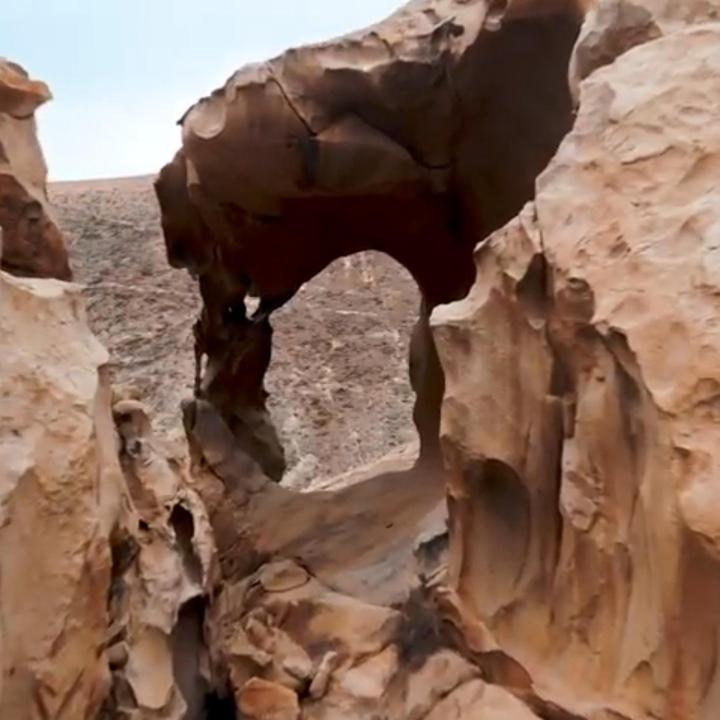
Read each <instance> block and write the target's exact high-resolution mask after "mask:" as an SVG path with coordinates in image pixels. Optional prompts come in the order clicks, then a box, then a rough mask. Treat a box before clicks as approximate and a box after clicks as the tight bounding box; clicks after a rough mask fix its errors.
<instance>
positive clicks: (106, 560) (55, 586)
mask: <svg viewBox="0 0 720 720" xmlns="http://www.w3.org/2000/svg"><path fill="white" fill-rule="evenodd" d="M82 302H83V301H82V297H81V293H80V289H79V288H77V287H75V286H72V285H68V284H66V283H62V282H60V281H56V280H33V279H18V278H13V277H12V276H10V275H7V274H6V273H4V272H0V307H2V312H0V336H2V338H3V352H2V353H0V387H1V388H2V389H1V390H0V395H1V396H2V403H0V668H1V675H0V717H2V718H17V720H40V719H41V718H53V719H55V718H71V717H72V718H93V717H95V716H96V714H97V712H98V709H99V707H100V705H101V703H102V702H103V699H104V696H105V694H106V693H107V690H108V686H109V673H108V669H107V661H106V659H105V657H104V653H103V648H104V646H105V639H106V630H107V619H108V610H107V592H108V587H109V584H110V575H111V564H112V563H111V555H110V542H109V539H110V535H111V533H112V531H113V529H114V527H115V524H116V518H117V517H118V515H119V508H120V498H121V491H120V484H119V478H120V470H119V467H118V465H117V459H116V456H115V449H114V438H113V430H112V421H111V419H110V406H109V400H110V389H109V385H108V383H107V378H106V377H105V376H104V375H103V373H102V370H101V368H102V366H103V365H104V364H105V362H106V360H107V356H106V353H105V351H104V349H103V348H102V347H101V346H100V344H99V343H98V342H97V340H95V338H94V337H93V336H92V334H91V333H90V330H89V329H88V328H87V325H86V323H85V321H84V315H83V309H82Z"/></svg>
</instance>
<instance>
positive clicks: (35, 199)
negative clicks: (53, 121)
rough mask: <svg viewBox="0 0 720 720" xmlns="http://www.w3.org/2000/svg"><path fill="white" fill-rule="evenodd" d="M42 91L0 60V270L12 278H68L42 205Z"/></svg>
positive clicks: (60, 245) (45, 93) (56, 233)
mask: <svg viewBox="0 0 720 720" xmlns="http://www.w3.org/2000/svg"><path fill="white" fill-rule="evenodd" d="M50 97H51V96H50V91H49V90H48V88H47V86H46V85H45V84H44V83H42V82H39V81H37V80H31V79H30V78H29V77H28V75H27V73H26V72H25V71H24V70H23V69H22V68H21V67H20V66H19V65H16V64H15V63H11V62H9V61H7V60H4V59H2V58H0V234H1V235H2V244H1V245H0V247H1V248H2V249H1V251H0V258H1V261H2V269H3V270H6V271H8V272H11V273H13V274H14V275H25V276H32V277H54V278H59V279H61V280H69V279H70V278H71V272H70V266H69V264H68V256H67V251H66V249H65V243H64V241H63V237H62V234H61V233H60V230H59V229H58V227H57V225H56V224H55V221H54V219H53V217H52V213H51V211H50V209H49V206H48V202H47V195H46V189H45V181H46V178H47V167H46V166H45V160H44V158H43V154H42V150H41V148H40V145H39V143H38V140H37V129H36V125H35V118H34V112H35V110H36V109H37V108H38V107H39V106H40V105H42V103H44V102H46V101H47V100H49V99H50Z"/></svg>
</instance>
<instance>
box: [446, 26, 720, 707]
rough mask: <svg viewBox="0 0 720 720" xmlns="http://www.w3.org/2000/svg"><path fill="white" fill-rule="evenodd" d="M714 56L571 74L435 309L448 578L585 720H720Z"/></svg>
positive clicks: (706, 37) (673, 48)
mask: <svg viewBox="0 0 720 720" xmlns="http://www.w3.org/2000/svg"><path fill="white" fill-rule="evenodd" d="M719 47H720V25H719V24H717V23H715V24H707V25H699V26H697V27H692V28H686V29H680V30H677V31H674V32H669V33H668V34H667V35H666V36H665V37H663V38H661V39H658V40H655V41H652V42H649V43H646V44H643V45H641V46H639V47H636V48H634V49H633V50H632V52H628V53H626V54H624V55H622V56H621V57H619V58H618V59H617V60H616V61H615V62H614V63H613V64H612V65H611V66H609V67H606V68H603V69H601V70H599V71H597V72H595V73H593V74H592V75H591V76H590V77H589V78H588V79H587V80H585V81H584V83H583V84H582V86H581V95H580V110H579V115H578V119H577V121H576V124H575V127H574V129H573V132H572V133H570V134H569V136H568V137H567V138H566V139H565V141H564V142H563V143H562V145H561V147H560V149H559V151H558V153H557V155H556V157H555V159H554V160H553V161H552V162H551V164H550V166H549V168H548V169H547V171H546V172H544V173H543V174H542V176H541V177H540V178H539V180H538V183H537V197H536V200H535V201H534V203H531V204H529V205H528V206H527V207H526V209H525V210H524V211H523V212H522V213H521V214H520V216H519V217H518V218H517V219H515V220H513V221H512V222H511V223H510V224H509V225H507V226H506V227H505V228H503V229H502V230H500V231H498V232H497V233H495V234H494V235H493V236H492V237H491V238H490V239H489V240H488V241H486V242H485V243H483V244H481V245H480V246H479V247H478V249H477V251H476V255H475V259H476V266H477V281H476V283H475V285H474V287H473V289H472V291H471V293H470V294H469V296H468V298H467V299H466V300H464V301H462V302H460V303H456V304H453V305H449V306H446V307H443V308H440V309H438V310H437V311H436V312H435V314H434V316H433V326H434V333H435V339H436V343H437V345H438V348H439V352H440V357H441V361H442V364H443V368H444V370H445V376H446V382H447V388H446V395H445V400H444V406H443V426H442V430H443V436H444V440H445V443H446V446H445V447H446V450H447V458H448V460H449V462H450V464H451V468H452V478H451V483H450V487H449V492H450V496H451V504H450V508H451V513H450V528H451V560H450V572H449V577H450V581H451V583H452V584H453V586H454V588H455V589H456V591H457V597H458V598H459V599H460V602H462V603H463V605H464V607H465V612H466V613H467V614H468V616H471V615H473V614H474V615H476V616H477V617H478V618H479V619H480V620H481V621H482V622H483V623H485V624H486V625H487V627H488V628H489V629H490V631H491V632H492V633H493V636H494V637H495V639H496V640H497V642H498V644H499V646H500V647H501V648H503V650H505V651H507V652H508V653H509V654H510V655H511V656H512V657H513V658H514V659H515V660H516V661H518V662H519V663H521V665H522V666H523V667H524V668H525V669H526V670H527V671H528V672H529V674H530V676H531V677H532V680H533V687H534V689H535V692H537V693H538V694H539V695H543V696H544V697H545V699H546V701H550V700H552V701H553V702H554V703H557V704H559V705H561V706H562V707H564V708H565V709H566V710H568V711H570V712H573V713H575V714H576V715H578V716H580V717H615V716H618V715H619V716H622V717H627V718H633V720H634V719H635V718H638V719H639V718H646V717H651V716H654V717H662V718H665V719H666V720H681V719H683V720H684V719H685V718H697V719H698V720H700V719H702V720H710V719H711V718H715V717H716V716H717V714H718V712H720V704H719V703H720V700H719V698H720V695H719V694H718V688H720V677H719V676H718V672H717V664H716V663H715V658H716V656H717V652H718V644H717V637H718V634H717V633H718V629H719V628H720V613H718V611H717V607H718V603H719V602H720V584H719V583H718V581H717V578H718V577H720V575H719V574H718V565H717V563H718V558H719V555H718V538H719V537H720V533H719V532H718V529H719V528H720V512H718V511H717V503H716V502H715V498H716V497H718V496H719V495H720V493H718V491H717V477H718V468H719V467H720V464H719V460H720V456H718V447H719V445H718V431H717V417H716V410H715V404H716V396H717V387H718V386H719V383H720V378H718V368H720V325H719V324H718V322H717V317H718V305H717V297H718V294H719V292H718V284H719V283H720V279H719V278H720V276H718V267H719V265H718V262H717V258H716V256H717V245H718V242H719V240H720V235H718V230H719V228H720V210H719V209H720V183H719V182H718V179H720V53H718V48H719ZM538 712H539V711H538Z"/></svg>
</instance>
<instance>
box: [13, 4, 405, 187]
mask: <svg viewBox="0 0 720 720" xmlns="http://www.w3.org/2000/svg"><path fill="white" fill-rule="evenodd" d="M401 4H402V0H4V2H3V9H2V23H0V56H5V57H7V58H9V59H11V60H14V61H16V62H19V63H20V64H21V65H24V66H25V67H26V69H27V70H28V71H29V72H30V74H31V75H32V76H33V77H37V78H38V79H40V80H44V81H45V82H47V83H48V85H49V86H50V89H51V90H52V92H53V95H54V100H52V101H51V102H50V103H48V104H47V105H46V106H44V107H43V108H42V109H41V110H40V111H39V112H38V122H39V126H40V139H41V142H42V143H43V147H44V149H45V155H46V158H47V161H48V165H49V168H50V177H51V179H54V180H70V179H81V178H96V177H117V176H123V175H138V174H145V173H154V172H156V171H157V170H158V169H159V167H160V166H161V165H162V164H163V163H164V162H166V161H167V160H169V159H170V158H171V157H172V154H173V153H174V151H175V150H176V149H177V147H178V145H179V129H178V128H177V127H176V126H175V121H176V120H177V118H178V117H179V116H180V115H181V114H182V113H183V112H184V111H185V109H186V108H187V107H188V106H189V105H190V104H191V103H192V102H194V101H195V100H196V99H197V98H198V97H200V96H201V95H204V94H206V93H208V92H209V91H210V90H212V89H213V88H215V87H217V86H218V85H220V84H222V83H223V82H224V81H225V79H226V78H227V77H228V76H229V75H230V74H231V73H232V72H233V71H234V70H236V69H237V68H238V67H240V66H241V65H243V64H245V63H247V62H252V61H256V60H263V59H266V58H268V57H271V56H273V55H276V54H277V53H279V52H281V51H282V50H284V49H285V48H286V47H289V46H292V45H298V44H301V43H306V42H313V41H316V40H322V39H326V38H329V37H333V36H335V35H339V34H341V33H344V32H346V31H349V30H353V29H356V28H359V27H362V26H364V25H368V24H370V23H372V22H375V21H377V20H381V19H382V18H383V17H385V16H386V15H388V14H390V12H392V11H393V10H395V9H396V8H397V7H399V6H400V5H401Z"/></svg>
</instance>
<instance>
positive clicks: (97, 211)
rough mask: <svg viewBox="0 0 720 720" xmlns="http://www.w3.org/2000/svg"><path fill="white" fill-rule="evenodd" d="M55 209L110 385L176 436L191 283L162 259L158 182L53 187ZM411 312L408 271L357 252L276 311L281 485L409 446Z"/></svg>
mask: <svg viewBox="0 0 720 720" xmlns="http://www.w3.org/2000/svg"><path fill="white" fill-rule="evenodd" d="M50 197H51V200H52V202H53V203H54V205H55V208H56V211H57V214H58V219H59V221H60V223H61V227H62V228H63V230H64V231H65V233H66V236H67V238H68V243H69V245H70V252H71V258H72V263H73V268H74V271H75V276H76V279H77V281H78V282H81V283H83V284H85V285H86V287H87V291H86V292H87V298H88V315H89V319H90V324H91V326H92V327H93V329H94V330H95V332H96V333H97V334H98V336H99V337H100V339H101V340H102V341H103V342H104V343H105V345H106V346H107V347H108V349H109V350H110V353H111V357H112V366H113V376H114V381H115V383H116V384H120V385H126V386H132V387H134V388H136V389H137V390H138V391H139V392H140V393H141V394H142V397H143V398H144V400H145V401H146V402H147V403H148V404H149V405H150V406H151V407H153V409H154V412H155V423H156V426H157V427H159V428H160V429H161V430H162V431H163V432H165V433H168V434H173V433H177V432H179V430H180V420H179V412H178V405H179V402H180V401H181V400H182V399H183V398H184V397H187V396H189V395H190V394H191V392H192V377H193V352H192V331H191V328H192V323H193V321H194V319H195V316H196V314H197V311H198V307H199V300H198V296H197V292H196V286H195V283H194V282H193V281H192V279H191V278H190V277H189V275H188V274H187V273H185V272H183V271H178V270H173V269H172V268H170V267H169V266H168V265H167V263H166V261H165V250H164V246H163V242H162V237H161V233H160V224H159V217H158V209H157V206H156V203H155V197H154V194H153V191H152V178H150V177H142V178H124V179H118V180H98V181H89V182H77V183H55V184H52V185H51V186H50ZM417 308H418V293H417V289H416V287H415V284H414V282H413V281H412V279H411V278H410V276H409V275H408V274H407V272H406V271H405V270H404V269H403V268H402V267H400V266H399V265H398V264H397V263H396V262H395V261H393V260H391V259H390V258H388V257H387V256H384V255H382V254H380V253H359V254H357V255H353V256H352V257H350V258H341V259H340V260H337V261H336V262H334V263H333V264H332V265H331V266H330V267H328V268H326V269H325V270H324V271H323V272H322V273H320V275H318V276H317V277H315V278H313V280H311V281H310V282H309V283H307V285H305V286H304V287H303V288H302V289H301V291H300V292H299V293H298V294H297V295H296V296H295V297H294V298H293V299H292V300H291V301H290V303H289V304H288V305H286V306H285V307H284V308H282V309H281V310H280V311H278V312H277V313H275V315H274V316H273V325H274V327H275V335H274V339H275V347H274V353H273V362H272V365H271V368H270V372H269V374H268V378H267V388H268V390H269V392H270V394H271V398H270V410H271V413H272V416H273V419H274V421H275V424H276V425H277V427H278V429H279V430H280V434H281V437H282V439H283V443H284V445H285V448H286V453H287V458H288V474H287V476H286V482H287V483H288V484H291V485H293V486H297V487H306V486H308V485H311V484H313V483H314V482H315V481H318V482H320V481H323V480H326V479H327V478H329V477H332V476H335V475H337V474H339V473H342V472H345V471H347V470H349V469H351V468H354V467H357V466H358V465H362V464H365V463H368V462H371V461H373V460H375V459H378V458H380V457H381V456H383V455H385V454H386V453H388V452H390V451H392V450H393V449H395V448H398V447H401V446H404V445H406V444H407V443H408V442H410V441H412V440H414V438H415V432H414V428H413V425H412V392H411V390H410V385H409V381H408V377H407V346H408V339H409V337H410V330H411V327H412V324H413V321H414V318H415V317H416V314H417Z"/></svg>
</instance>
